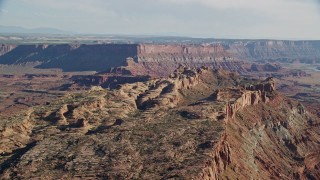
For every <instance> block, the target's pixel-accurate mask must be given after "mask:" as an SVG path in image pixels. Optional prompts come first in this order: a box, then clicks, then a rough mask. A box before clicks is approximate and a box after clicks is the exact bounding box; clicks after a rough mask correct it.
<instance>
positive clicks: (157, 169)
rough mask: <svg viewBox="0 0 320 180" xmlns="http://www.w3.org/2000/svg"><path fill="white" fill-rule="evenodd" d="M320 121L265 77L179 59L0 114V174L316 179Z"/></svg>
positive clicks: (318, 175) (21, 176) (319, 159)
mask: <svg viewBox="0 0 320 180" xmlns="http://www.w3.org/2000/svg"><path fill="white" fill-rule="evenodd" d="M218 49H219V48H218ZM215 51H216V50H215ZM196 52H197V51H196ZM319 124H320V119H319V117H317V116H316V115H314V114H312V113H310V112H308V110H307V109H306V108H305V107H304V106H303V105H302V104H301V103H299V102H297V101H294V100H291V99H289V98H287V97H285V96H283V95H281V94H280V93H279V92H278V91H277V90H276V85H275V80H274V79H273V78H267V79H265V80H254V79H249V78H243V77H241V76H239V75H238V74H237V73H230V72H227V71H224V70H222V69H219V70H217V69H212V67H200V68H195V67H187V66H179V67H178V68H177V69H176V70H174V71H173V73H171V74H170V75H169V76H168V77H163V78H150V79H148V80H144V81H141V82H132V83H125V84H121V85H119V86H117V87H116V88H114V89H103V88H101V87H97V86H95V87H91V89H90V90H88V91H85V92H82V93H76V92H73V93H72V92H70V93H68V94H66V95H64V96H63V97H60V98H58V99H56V100H54V101H51V102H50V103H47V104H46V105H39V106H34V107H30V108H29V109H28V110H26V111H24V112H19V113H16V114H14V115H11V116H3V115H2V117H1V129H0V137H1V146H0V153H1V156H0V177H1V179H319V178H320V173H319V169H320V157H319V149H320V144H319V139H320V134H319V132H320V131H319V130H320V129H319V127H320V126H319Z"/></svg>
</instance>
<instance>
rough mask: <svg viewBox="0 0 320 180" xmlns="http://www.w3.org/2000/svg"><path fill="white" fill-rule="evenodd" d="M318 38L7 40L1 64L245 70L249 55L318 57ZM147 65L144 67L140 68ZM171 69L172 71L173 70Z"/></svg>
mask: <svg viewBox="0 0 320 180" xmlns="http://www.w3.org/2000/svg"><path fill="white" fill-rule="evenodd" d="M319 56H320V43H319V42H318V41H276V40H229V41H226V40H225V41H223V40H221V41H213V42H211V43H206V44H146V43H144V44H143V43H142V44H88V45H86V44H57V45H48V44H42V45H41V44H40V45H24V44H21V45H10V44H2V45H1V48H0V64H23V63H27V62H41V63H42V64H40V65H38V66H37V67H38V68H59V69H63V70H64V71H98V72H100V71H106V70H108V69H110V68H112V67H119V66H124V65H126V64H127V58H132V59H133V62H134V63H136V66H137V67H140V69H144V70H145V71H147V72H135V73H143V74H146V73H149V74H148V75H150V74H155V75H158V76H166V75H168V72H172V71H173V70H174V69H176V68H177V67H178V66H179V64H181V63H183V64H185V65H188V66H190V67H201V66H204V65H205V66H210V67H213V68H223V69H225V70H229V71H236V72H239V73H241V72H243V71H244V69H243V68H242V64H243V60H245V61H280V62H303V63H319V62H320V59H319V58H318V57H319ZM141 67H142V68H141ZM169 74H170V73H169Z"/></svg>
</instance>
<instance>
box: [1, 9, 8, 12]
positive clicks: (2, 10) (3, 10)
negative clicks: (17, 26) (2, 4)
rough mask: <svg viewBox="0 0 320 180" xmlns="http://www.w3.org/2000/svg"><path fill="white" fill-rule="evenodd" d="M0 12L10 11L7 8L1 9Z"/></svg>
mask: <svg viewBox="0 0 320 180" xmlns="http://www.w3.org/2000/svg"><path fill="white" fill-rule="evenodd" d="M0 12H1V13H8V12H9V11H8V10H6V9H0Z"/></svg>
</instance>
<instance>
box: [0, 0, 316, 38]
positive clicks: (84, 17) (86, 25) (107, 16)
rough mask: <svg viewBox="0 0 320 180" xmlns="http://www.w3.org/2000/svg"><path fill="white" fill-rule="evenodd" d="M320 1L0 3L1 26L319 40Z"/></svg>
mask: <svg viewBox="0 0 320 180" xmlns="http://www.w3.org/2000/svg"><path fill="white" fill-rule="evenodd" d="M319 4H320V1H319V0H270V1H267V2H265V1H259V0H225V1H221V2H220V1H218V0H136V1H134V2H133V1H129V0H109V1H103V0H90V1H88V0H4V1H3V0H2V1H1V0H0V21H1V25H3V26H19V27H24V28H29V29H33V28H42V27H48V28H56V29H60V30H63V31H69V32H75V33H81V34H119V35H160V36H163V35H168V36H188V37H201V38H226V39H232V38H237V39H296V40H298V39H306V40H309V39H310V40H319V39H320V24H319V23H317V22H319V19H320V5H319Z"/></svg>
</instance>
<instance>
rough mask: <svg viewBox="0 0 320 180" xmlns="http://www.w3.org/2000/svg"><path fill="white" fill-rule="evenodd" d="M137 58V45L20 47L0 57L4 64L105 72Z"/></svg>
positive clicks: (0, 61)
mask: <svg viewBox="0 0 320 180" xmlns="http://www.w3.org/2000/svg"><path fill="white" fill-rule="evenodd" d="M136 55H137V48H136V45H19V46H17V47H16V48H14V49H12V50H11V51H9V52H7V53H6V54H4V55H2V56H0V63H1V64H23V63H27V62H36V61H38V62H42V64H41V65H39V66H37V67H38V68H60V69H62V70H64V71H102V70H106V69H108V68H110V67H116V66H120V65H121V64H123V62H124V61H125V59H126V58H127V57H135V56H136Z"/></svg>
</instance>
